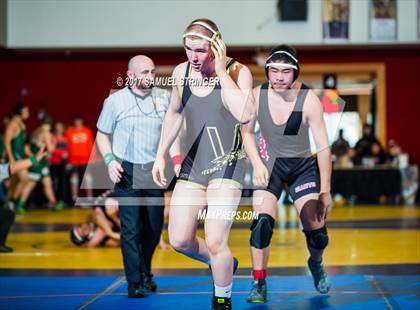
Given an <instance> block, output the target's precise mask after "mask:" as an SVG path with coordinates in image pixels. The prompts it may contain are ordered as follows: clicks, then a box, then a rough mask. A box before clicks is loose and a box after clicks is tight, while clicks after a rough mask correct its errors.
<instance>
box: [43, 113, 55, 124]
mask: <svg viewBox="0 0 420 310" xmlns="http://www.w3.org/2000/svg"><path fill="white" fill-rule="evenodd" d="M53 123H54V121H53V119H52V118H51V117H50V116H48V115H45V116H44V118H43V119H42V121H41V125H50V126H52V124H53Z"/></svg>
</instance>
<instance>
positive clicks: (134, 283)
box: [96, 55, 180, 298]
mask: <svg viewBox="0 0 420 310" xmlns="http://www.w3.org/2000/svg"><path fill="white" fill-rule="evenodd" d="M127 77H128V81H130V83H129V86H127V87H125V88H123V89H121V90H119V91H117V92H115V93H113V94H112V95H110V96H109V97H108V98H107V99H106V100H105V102H104V105H103V108H102V112H101V114H100V116H99V120H98V122H97V128H98V133H97V138H96V139H97V140H96V141H97V144H98V148H99V151H100V152H101V154H102V156H103V159H104V163H105V164H106V166H107V167H108V174H109V177H110V179H111V180H112V182H113V183H115V188H114V191H115V194H116V196H117V197H118V200H119V205H120V218H121V249H122V255H123V261H124V271H125V275H126V278H127V282H128V297H129V298H142V297H145V296H146V291H156V288H157V285H156V283H155V282H154V280H153V275H152V274H151V261H152V255H153V252H154V250H155V248H156V246H157V245H158V243H159V239H160V233H161V230H162V226H163V190H162V189H160V188H158V187H156V186H155V185H154V183H153V179H152V174H151V171H152V167H153V163H154V161H155V158H156V150H157V147H158V143H159V139H160V131H161V126H162V122H163V117H164V115H165V112H166V110H167V109H168V105H169V98H170V96H169V92H167V91H166V90H164V89H161V88H157V87H152V86H151V83H150V81H152V80H153V79H154V77H155V65H154V63H153V61H152V60H151V59H150V58H148V57H146V56H142V55H138V56H135V57H133V58H132V59H131V60H130V61H129V63H128V70H127ZM172 154H173V150H172V152H171V155H172ZM178 154H179V152H178V153H177V155H175V156H173V157H172V159H173V162H174V168H177V167H178V164H179V158H180V156H179V155H178ZM176 161H177V162H176ZM175 164H176V165H175Z"/></svg>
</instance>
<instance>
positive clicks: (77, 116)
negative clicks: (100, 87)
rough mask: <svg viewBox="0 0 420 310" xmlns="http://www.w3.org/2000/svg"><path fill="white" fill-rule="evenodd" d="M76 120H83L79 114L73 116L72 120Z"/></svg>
mask: <svg viewBox="0 0 420 310" xmlns="http://www.w3.org/2000/svg"><path fill="white" fill-rule="evenodd" d="M77 119H80V120H83V116H82V114H81V113H76V114H74V115H73V120H74V121H75V120H77Z"/></svg>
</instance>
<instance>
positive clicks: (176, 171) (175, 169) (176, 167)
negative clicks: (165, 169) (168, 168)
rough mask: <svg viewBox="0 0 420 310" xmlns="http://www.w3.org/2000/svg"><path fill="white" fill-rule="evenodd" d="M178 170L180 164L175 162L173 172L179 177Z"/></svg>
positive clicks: (179, 169)
mask: <svg viewBox="0 0 420 310" xmlns="http://www.w3.org/2000/svg"><path fill="white" fill-rule="evenodd" d="M180 171H181V164H176V165H175V166H174V172H175V175H176V177H177V178H178V177H179V172H180Z"/></svg>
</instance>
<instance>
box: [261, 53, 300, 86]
mask: <svg viewBox="0 0 420 310" xmlns="http://www.w3.org/2000/svg"><path fill="white" fill-rule="evenodd" d="M277 60H283V61H285V62H286V63H289V64H291V65H293V66H295V67H296V68H293V81H296V80H297V78H298V77H299V71H300V67H299V61H298V59H297V56H296V51H295V49H294V48H293V47H291V46H288V45H279V46H276V47H274V48H273V49H272V50H271V51H270V54H269V55H268V57H267V59H266V60H265V76H266V77H267V79H268V67H267V65H268V64H269V63H272V62H276V61H277Z"/></svg>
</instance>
